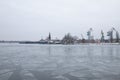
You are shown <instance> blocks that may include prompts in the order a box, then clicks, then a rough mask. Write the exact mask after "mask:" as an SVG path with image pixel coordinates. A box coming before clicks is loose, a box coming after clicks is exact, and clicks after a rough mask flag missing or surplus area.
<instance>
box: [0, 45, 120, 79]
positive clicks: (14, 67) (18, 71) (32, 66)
mask: <svg viewBox="0 0 120 80" xmlns="http://www.w3.org/2000/svg"><path fill="white" fill-rule="evenodd" d="M0 80H120V46H119V45H39V44H35V45H34V44H32V45H29V44H27V45H23V44H0Z"/></svg>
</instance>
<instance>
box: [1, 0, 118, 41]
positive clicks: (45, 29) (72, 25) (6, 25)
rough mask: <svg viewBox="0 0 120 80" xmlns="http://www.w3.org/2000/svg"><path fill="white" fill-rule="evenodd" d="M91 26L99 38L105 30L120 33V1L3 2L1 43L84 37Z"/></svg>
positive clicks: (46, 0) (5, 0)
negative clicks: (114, 29)
mask: <svg viewBox="0 0 120 80" xmlns="http://www.w3.org/2000/svg"><path fill="white" fill-rule="evenodd" d="M90 27H92V28H93V33H94V36H95V38H99V37H100V32H101V29H103V31H104V32H105V33H106V32H107V31H108V30H109V29H110V28H111V27H115V28H116V29H117V30H119V31H120V0H0V40H39V39H40V38H41V37H43V38H46V37H47V36H48V33H49V32H51V34H52V36H53V38H55V37H58V38H61V37H63V36H64V34H66V33H68V32H70V33H71V34H72V35H76V36H78V37H80V38H81V34H83V35H84V37H86V32H87V31H88V29H89V28H90ZM105 35H106V34H105Z"/></svg>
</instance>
